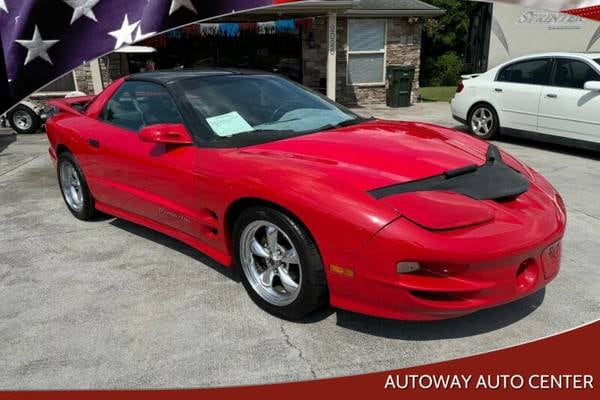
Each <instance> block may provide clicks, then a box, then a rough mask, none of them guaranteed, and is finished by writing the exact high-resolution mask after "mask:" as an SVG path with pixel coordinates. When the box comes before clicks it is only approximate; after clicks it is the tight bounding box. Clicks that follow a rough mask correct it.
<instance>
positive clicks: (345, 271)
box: [329, 264, 354, 278]
mask: <svg viewBox="0 0 600 400" xmlns="http://www.w3.org/2000/svg"><path fill="white" fill-rule="evenodd" d="M329 270H330V271H331V272H332V273H334V274H338V275H342V276H345V277H346V278H354V270H352V269H349V268H344V267H340V266H339V265H333V264H332V265H330V266H329Z"/></svg>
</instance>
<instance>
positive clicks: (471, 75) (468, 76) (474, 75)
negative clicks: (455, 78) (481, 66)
mask: <svg viewBox="0 0 600 400" xmlns="http://www.w3.org/2000/svg"><path fill="white" fill-rule="evenodd" d="M479 75H481V74H468V75H461V76H460V77H461V79H462V80H463V81H466V80H468V79H473V78H477V77H478V76H479Z"/></svg>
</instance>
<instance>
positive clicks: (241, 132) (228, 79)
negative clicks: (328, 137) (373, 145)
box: [178, 75, 364, 139]
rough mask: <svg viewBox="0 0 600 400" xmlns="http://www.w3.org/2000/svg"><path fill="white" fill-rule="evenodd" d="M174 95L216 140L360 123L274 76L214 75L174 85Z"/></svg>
mask: <svg viewBox="0 0 600 400" xmlns="http://www.w3.org/2000/svg"><path fill="white" fill-rule="evenodd" d="M178 91H179V92H181V93H182V94H183V97H184V100H187V102H188V104H189V105H190V106H191V107H188V109H189V108H191V109H193V110H194V114H196V116H198V117H200V118H201V119H202V120H203V121H204V122H206V125H207V126H208V127H209V128H210V130H211V131H212V134H213V135H215V136H216V137H221V138H232V137H236V136H246V135H252V136H260V135H269V136H271V137H274V138H275V139H276V138H277V137H285V136H290V135H294V134H300V133H311V132H317V131H319V130H324V129H331V128H333V127H339V126H346V125H351V124H354V123H359V122H362V121H364V120H363V119H362V118H360V117H358V116H357V115H356V114H354V113H352V112H351V111H349V110H347V109H345V108H343V107H342V106H340V105H337V104H335V103H333V102H331V101H330V100H328V99H326V98H325V97H324V96H322V95H320V94H317V93H315V92H312V91H310V90H308V89H306V88H304V87H302V86H300V85H298V84H296V83H293V82H291V81H289V80H287V79H284V78H281V77H278V76H274V75H220V76H212V77H208V78H207V77H199V78H193V79H186V80H183V81H180V82H179V85H178Z"/></svg>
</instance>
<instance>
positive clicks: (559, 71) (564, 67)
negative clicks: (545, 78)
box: [552, 58, 600, 89]
mask: <svg viewBox="0 0 600 400" xmlns="http://www.w3.org/2000/svg"><path fill="white" fill-rule="evenodd" d="M588 81H600V75H599V74H598V73H597V72H596V71H594V69H592V67H590V66H589V65H588V64H586V63H584V62H583V61H577V60H569V59H565V58H563V59H561V58H559V59H557V60H556V67H555V68H554V77H553V80H552V84H553V86H559V87H566V88H575V89H583V86H584V85H585V83H586V82H588Z"/></svg>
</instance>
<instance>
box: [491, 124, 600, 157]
mask: <svg viewBox="0 0 600 400" xmlns="http://www.w3.org/2000/svg"><path fill="white" fill-rule="evenodd" d="M500 133H501V134H502V135H506V136H514V137H523V138H526V139H532V140H536V141H539V142H546V143H553V144H559V145H562V146H569V147H575V148H578V149H585V150H591V151H597V152H600V143H596V142H588V141H585V140H578V139H571V138H566V137H562V136H554V135H546V134H544V133H539V132H530V131H524V130H521V129H513V128H500Z"/></svg>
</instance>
